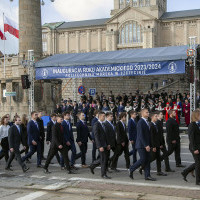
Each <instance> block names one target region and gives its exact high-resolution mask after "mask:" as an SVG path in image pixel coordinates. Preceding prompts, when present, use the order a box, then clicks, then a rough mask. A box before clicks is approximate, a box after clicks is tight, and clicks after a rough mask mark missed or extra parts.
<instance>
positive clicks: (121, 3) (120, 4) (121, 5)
mask: <svg viewBox="0 0 200 200" xmlns="http://www.w3.org/2000/svg"><path fill="white" fill-rule="evenodd" d="M119 8H120V9H121V8H124V0H120V1H119Z"/></svg>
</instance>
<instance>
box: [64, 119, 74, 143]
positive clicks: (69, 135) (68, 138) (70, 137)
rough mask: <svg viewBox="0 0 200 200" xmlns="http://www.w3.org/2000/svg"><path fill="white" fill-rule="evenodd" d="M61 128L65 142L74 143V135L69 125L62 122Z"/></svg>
mask: <svg viewBox="0 0 200 200" xmlns="http://www.w3.org/2000/svg"><path fill="white" fill-rule="evenodd" d="M62 126H63V131H64V138H65V142H70V143H72V142H74V134H73V129H72V125H71V123H70V122H69V125H68V124H67V122H66V121H65V120H63V122H62Z"/></svg>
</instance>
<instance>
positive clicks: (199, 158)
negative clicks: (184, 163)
mask: <svg viewBox="0 0 200 200" xmlns="http://www.w3.org/2000/svg"><path fill="white" fill-rule="evenodd" d="M192 155H193V157H194V161H195V175H196V183H200V155H199V154H198V155H195V154H194V153H193V154H192Z"/></svg>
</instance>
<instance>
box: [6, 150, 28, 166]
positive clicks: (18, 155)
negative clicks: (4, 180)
mask: <svg viewBox="0 0 200 200" xmlns="http://www.w3.org/2000/svg"><path fill="white" fill-rule="evenodd" d="M14 158H16V159H17V162H18V163H19V165H20V166H21V167H22V169H23V168H24V167H25V164H24V163H23V162H22V158H21V153H20V150H19V148H14V152H11V153H10V157H9V159H8V161H7V163H6V168H10V165H11V163H12V161H13V159H14Z"/></svg>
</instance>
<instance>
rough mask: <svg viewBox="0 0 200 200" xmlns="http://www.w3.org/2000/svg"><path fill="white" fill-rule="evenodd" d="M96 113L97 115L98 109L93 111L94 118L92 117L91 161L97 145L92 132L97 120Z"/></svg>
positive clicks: (93, 159) (94, 158) (94, 157)
mask: <svg viewBox="0 0 200 200" xmlns="http://www.w3.org/2000/svg"><path fill="white" fill-rule="evenodd" d="M98 115H99V110H95V111H94V116H95V117H94V118H93V119H92V123H91V125H92V143H93V145H92V162H94V161H95V160H96V150H97V147H96V143H95V138H94V132H93V127H94V125H95V123H96V122H97V121H98Z"/></svg>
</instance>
